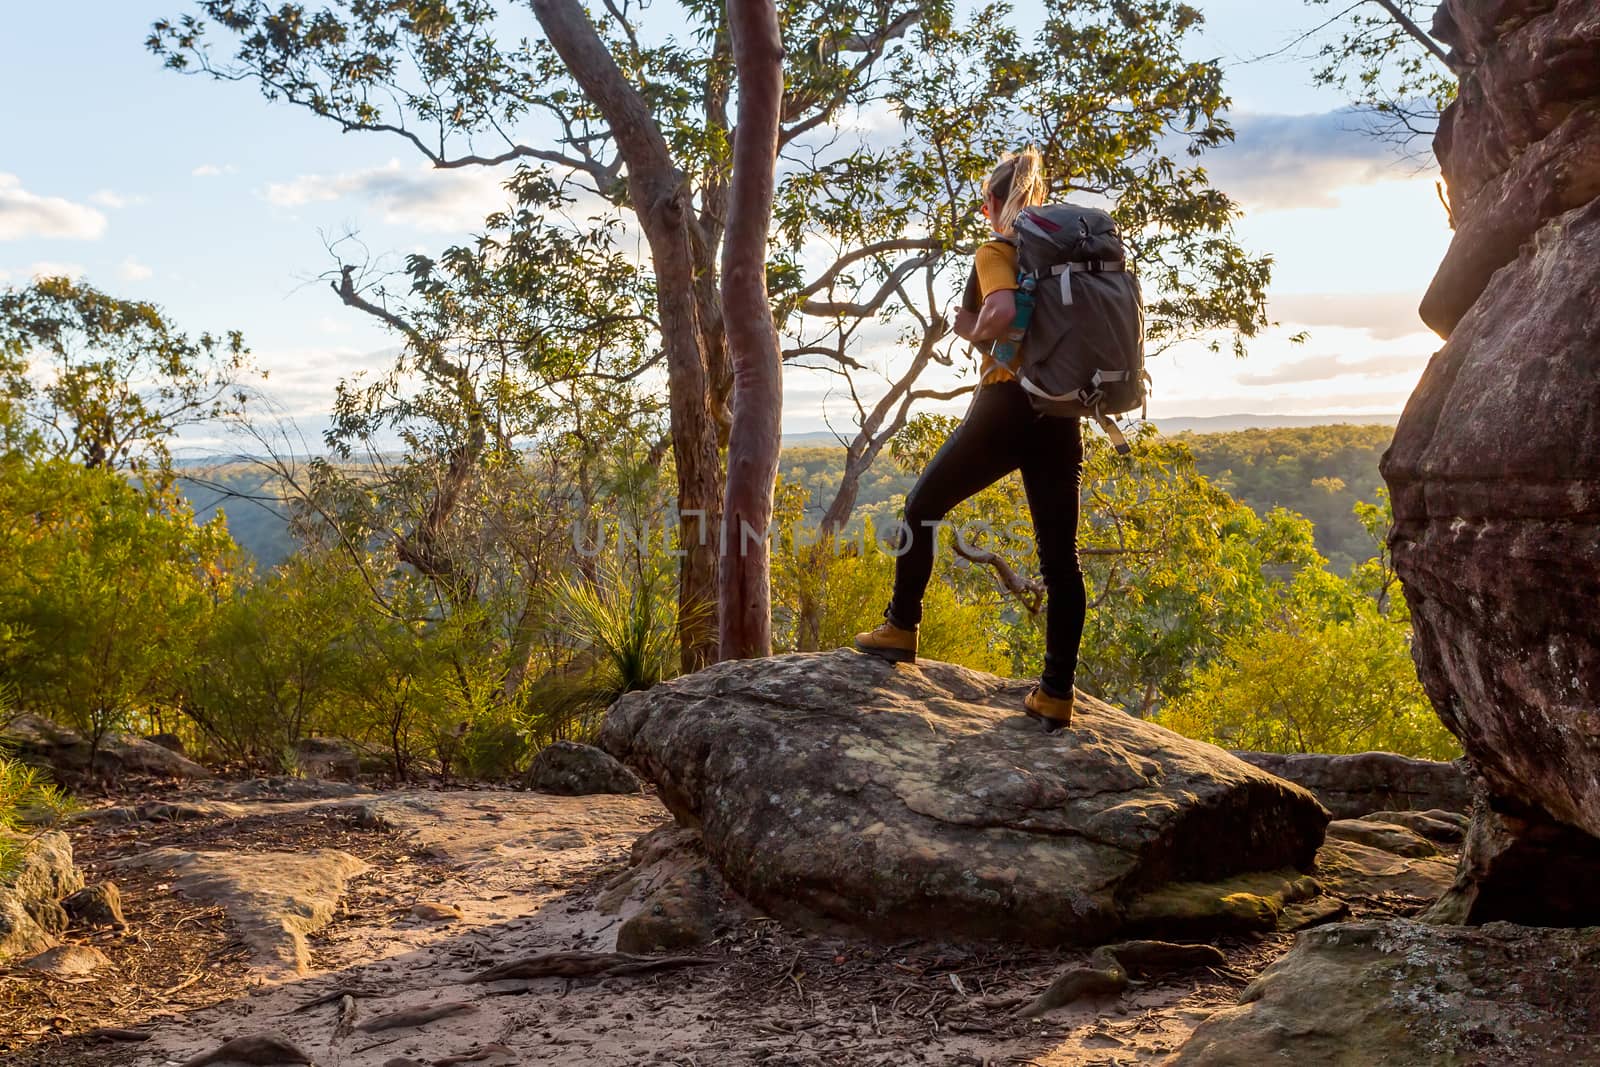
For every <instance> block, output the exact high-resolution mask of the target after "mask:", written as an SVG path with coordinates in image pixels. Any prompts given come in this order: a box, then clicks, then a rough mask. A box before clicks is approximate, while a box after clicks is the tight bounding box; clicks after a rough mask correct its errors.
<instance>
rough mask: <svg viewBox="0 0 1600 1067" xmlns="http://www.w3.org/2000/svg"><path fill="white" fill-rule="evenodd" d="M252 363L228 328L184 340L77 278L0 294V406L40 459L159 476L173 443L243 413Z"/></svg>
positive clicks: (165, 322)
mask: <svg viewBox="0 0 1600 1067" xmlns="http://www.w3.org/2000/svg"><path fill="white" fill-rule="evenodd" d="M252 369H253V368H252V364H251V360H250V353H249V350H248V349H247V348H246V347H245V344H244V339H243V337H242V336H241V335H240V334H239V333H238V331H230V332H228V333H223V334H212V333H202V334H199V335H198V336H191V335H189V334H187V333H185V332H184V331H182V330H180V329H179V328H178V327H177V325H176V324H174V323H173V322H172V320H171V318H170V317H169V316H168V315H167V314H166V313H164V312H163V311H162V310H161V309H160V308H159V307H157V306H155V305H154V304H150V303H146V302H144V301H139V300H125V299H122V298H120V297H116V296H112V295H111V294H109V293H104V292H101V291H100V290H98V289H96V288H94V287H93V286H91V285H89V284H87V283H85V282H79V281H74V280H72V279H70V278H60V277H53V278H40V279H38V280H37V281H35V282H33V283H32V284H30V285H27V286H24V287H21V288H12V289H6V290H0V405H3V406H5V407H7V408H9V409H10V410H11V411H12V412H13V414H14V416H15V417H14V420H12V422H11V425H12V427H13V430H14V431H15V435H16V440H18V441H20V440H21V439H22V437H23V436H26V437H27V438H28V439H29V440H30V442H31V445H32V446H33V448H36V449H37V450H39V451H40V452H42V453H43V454H44V455H46V456H51V457H56V458H60V459H67V460H71V461H73V462H75V463H78V464H81V465H82V466H84V467H88V468H91V469H93V468H104V469H107V470H131V471H133V472H135V473H137V474H139V475H140V476H141V477H144V478H147V479H151V480H154V481H165V480H166V479H167V478H168V477H169V476H170V466H171V460H172V455H171V442H172V439H173V438H174V437H175V436H176V435H177V434H178V433H179V432H180V431H182V430H183V429H184V428H185V427H188V426H194V425H198V424H200V423H205V422H213V421H217V420H220V419H225V418H228V417H230V416H234V415H238V414H240V413H241V412H243V410H244V408H245V405H246V402H247V399H248V387H247V379H248V378H249V376H250V373H251V371H252ZM12 436H13V434H10V433H8V434H6V435H5V437H6V438H7V439H10V438H11V437H12Z"/></svg>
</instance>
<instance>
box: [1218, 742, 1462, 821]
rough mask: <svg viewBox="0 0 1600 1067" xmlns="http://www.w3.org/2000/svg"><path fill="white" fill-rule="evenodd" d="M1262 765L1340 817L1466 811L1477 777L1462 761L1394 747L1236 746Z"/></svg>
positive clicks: (1244, 756) (1248, 759) (1247, 758)
mask: <svg viewBox="0 0 1600 1067" xmlns="http://www.w3.org/2000/svg"><path fill="white" fill-rule="evenodd" d="M1234 755H1235V756H1238V757H1239V758H1240V759H1242V760H1244V761H1245V762H1246V763H1250V764H1253V765H1255V766H1257V767H1260V768H1261V769H1262V770H1264V771H1267V772H1269V773H1271V774H1275V775H1277V776H1278V777H1279V778H1287V779H1289V781H1291V782H1294V783H1295V784H1296V785H1303V786H1305V787H1306V788H1307V789H1309V790H1311V792H1312V793H1313V794H1314V795H1315V796H1316V798H1317V799H1318V800H1320V801H1322V805H1323V807H1325V808H1327V809H1328V810H1329V811H1331V812H1333V817H1334V818H1336V819H1359V818H1360V817H1361V816H1363V815H1369V814H1371V813H1372V812H1375V811H1429V810H1433V809H1442V810H1444V811H1466V810H1467V809H1469V808H1470V807H1472V779H1471V778H1470V777H1468V775H1467V772H1466V770H1465V768H1463V767H1462V766H1461V764H1460V763H1441V762H1438V761H1436V760H1425V759H1412V758H1411V757H1409V756H1399V755H1396V754H1395V753H1393V752H1356V753H1351V754H1348V755H1323V754H1321V753H1316V752H1235V753H1234Z"/></svg>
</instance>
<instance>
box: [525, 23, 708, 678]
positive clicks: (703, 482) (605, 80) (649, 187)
mask: <svg viewBox="0 0 1600 1067" xmlns="http://www.w3.org/2000/svg"><path fill="white" fill-rule="evenodd" d="M532 7H533V13H534V16H535V17H536V18H538V20H539V25H540V26H541V27H542V28H543V29H544V32H545V36H546V37H547V38H548V39H549V41H550V44H551V46H552V47H553V48H554V49H555V50H556V54H557V55H559V56H560V57H561V61H562V63H563V64H565V66H566V68H567V70H568V71H569V72H571V74H572V77H573V78H574V79H575V80H576V81H577V83H578V85H579V87H580V88H582V89H583V92H584V94H585V95H586V96H588V97H589V99H590V100H591V101H593V102H594V105H595V106H596V107H597V108H599V110H600V113H601V114H602V115H603V116H604V117H605V120H606V124H607V125H608V126H609V127H610V129H611V135H612V137H613V138H615V140H616V144H617V150H618V152H620V153H621V155H622V158H623V160H624V161H626V163H627V165H628V200H629V203H630V204H632V206H633V209H634V212H635V214H636V215H637V216H638V219H639V225H640V227H641V228H642V229H643V230H644V235H645V240H647V241H648V242H649V243H650V258H651V262H652V263H653V265H654V267H655V277H656V304H657V310H658V311H659V318H660V323H661V343H662V346H663V347H664V349H665V350H666V356H667V394H668V395H667V400H668V409H669V411H670V413H671V419H672V451H673V457H674V459H675V461H676V464H677V472H678V515H679V520H678V538H679V541H678V543H679V548H680V550H681V551H682V552H683V556H682V558H681V562H680V564H679V570H678V633H679V640H680V645H681V658H682V665H683V669H684V670H686V671H693V670H698V669H700V668H701V667H703V666H705V665H706V664H708V663H710V662H711V661H712V660H713V659H714V658H715V655H716V634H717V629H716V621H715V619H716V588H717V546H716V545H715V544H714V543H712V538H711V537H710V536H708V534H709V533H711V532H713V531H718V530H720V529H721V525H722V469H721V464H720V462H719V459H718V455H717V428H716V422H715V420H714V418H713V417H712V414H711V410H710V407H711V406H710V396H709V394H708V391H707V381H706V360H705V353H704V352H703V351H702V350H701V334H700V322H699V314H698V312H699V308H698V305H697V301H696V295H695V270H694V256H693V252H692V240H693V236H692V227H693V225H694V221H695V220H694V212H693V207H692V205H691V204H690V202H689V183H688V180H687V178H686V177H685V176H684V174H683V172H682V171H681V170H679V169H678V167H677V165H676V163H675V162H674V161H673V159H672V155H671V153H670V152H669V151H668V149H667V142H666V139H665V138H664V137H663V136H662V134H661V128H660V126H659V125H658V124H657V122H656V120H655V117H654V116H653V115H652V114H651V113H650V107H649V105H648V104H647V103H646V102H645V100H644V98H643V97H641V96H640V95H639V93H638V91H637V90H636V89H634V87H633V86H632V85H631V84H629V82H628V79H627V78H626V76H624V75H623V73H622V70H621V69H620V68H619V67H618V66H617V62H616V60H615V58H613V57H612V55H611V52H610V50H609V49H608V48H606V46H605V43H604V42H603V41H601V40H600V35H599V33H598V31H596V29H595V26H594V23H593V22H592V21H590V19H589V16H588V14H587V12H585V11H584V9H583V7H582V5H581V4H579V3H578V0H532Z"/></svg>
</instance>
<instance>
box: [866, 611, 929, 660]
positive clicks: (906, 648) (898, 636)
mask: <svg viewBox="0 0 1600 1067" xmlns="http://www.w3.org/2000/svg"><path fill="white" fill-rule="evenodd" d="M856 648H858V649H859V650H861V651H862V652H865V653H867V654H868V655H872V656H877V657H879V658H880V659H886V660H888V661H889V662H890V663H915V662H916V659H917V631H915V630H902V629H901V628H900V627H898V626H896V625H895V624H894V623H892V622H888V621H885V622H884V624H883V625H882V626H880V627H878V628H877V629H876V630H870V631H868V632H867V633H864V634H856Z"/></svg>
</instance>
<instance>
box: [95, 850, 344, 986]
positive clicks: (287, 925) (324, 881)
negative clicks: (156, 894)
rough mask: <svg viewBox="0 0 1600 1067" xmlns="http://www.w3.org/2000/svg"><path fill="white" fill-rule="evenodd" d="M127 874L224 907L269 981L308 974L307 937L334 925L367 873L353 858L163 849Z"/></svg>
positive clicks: (328, 853) (137, 859)
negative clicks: (350, 888)
mask: <svg viewBox="0 0 1600 1067" xmlns="http://www.w3.org/2000/svg"><path fill="white" fill-rule="evenodd" d="M118 866H121V867H146V868H155V869H158V870H165V871H170V872H171V873H172V875H173V876H174V877H173V882H172V888H173V890H174V891H175V892H177V893H179V894H180V895H182V896H184V897H186V898H188V899H190V900H199V901H205V902H207V903H212V904H218V905H220V906H221V907H222V909H223V911H224V912H226V913H227V916H228V921H229V922H231V923H232V924H233V925H234V927H235V928H236V929H237V930H238V931H239V937H240V939H241V940H242V941H244V943H245V944H247V945H249V946H250V947H251V949H253V950H254V951H255V966H256V967H257V968H258V970H259V971H260V972H261V973H262V976H263V977H265V978H269V979H286V978H293V977H296V976H301V975H304V974H305V973H306V969H307V966H308V964H309V962H310V953H309V949H308V948H307V945H306V935H307V934H311V933H315V932H316V931H318V930H320V929H322V928H323V927H324V926H326V925H328V923H329V922H330V921H331V920H332V919H333V916H334V911H335V909H336V908H337V907H338V904H339V901H340V900H341V899H342V898H343V897H344V893H345V888H346V886H347V885H348V884H349V882H350V879H352V878H354V877H356V876H357V875H360V874H364V873H365V872H366V871H367V865H366V864H365V863H364V862H362V861H361V860H359V859H357V858H356V857H355V856H352V855H350V854H349V853H348V852H342V851H340V850H339V849H333V848H319V849H312V850H310V851H307V852H185V851H183V850H180V849H175V848H158V849H152V850H151V851H149V852H145V853H142V854H140V855H136V856H132V857H129V858H128V859H125V860H121V861H119V863H118Z"/></svg>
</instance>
